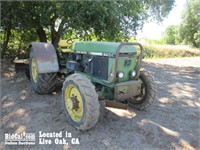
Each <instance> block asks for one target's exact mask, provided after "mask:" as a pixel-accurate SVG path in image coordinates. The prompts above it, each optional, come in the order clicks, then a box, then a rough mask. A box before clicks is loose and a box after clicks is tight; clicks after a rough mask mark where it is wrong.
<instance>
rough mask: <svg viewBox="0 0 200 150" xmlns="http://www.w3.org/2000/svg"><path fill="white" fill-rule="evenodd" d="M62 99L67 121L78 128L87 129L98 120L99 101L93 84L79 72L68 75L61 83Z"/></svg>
mask: <svg viewBox="0 0 200 150" xmlns="http://www.w3.org/2000/svg"><path fill="white" fill-rule="evenodd" d="M62 101H63V105H64V110H65V113H66V117H67V121H68V122H69V124H70V125H72V126H74V127H75V128H77V129H78V130H88V129H90V128H92V127H93V126H94V125H95V124H96V123H97V121H98V117H99V114H100V112H99V107H100V105H99V102H98V95H97V93H96V91H95V87H94V85H93V84H92V83H91V82H90V80H88V79H87V78H86V77H84V76H82V75H80V74H72V75H70V76H68V77H67V78H66V80H65V82H64V83H63V88H62Z"/></svg>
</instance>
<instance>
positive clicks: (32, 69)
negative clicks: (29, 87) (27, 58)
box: [31, 58, 38, 82]
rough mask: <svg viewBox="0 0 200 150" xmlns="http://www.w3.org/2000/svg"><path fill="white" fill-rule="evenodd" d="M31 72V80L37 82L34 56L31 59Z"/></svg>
mask: <svg viewBox="0 0 200 150" xmlns="http://www.w3.org/2000/svg"><path fill="white" fill-rule="evenodd" d="M31 73H32V77H33V81H34V82H37V80H38V68H37V63H36V59H35V58H32V60H31Z"/></svg>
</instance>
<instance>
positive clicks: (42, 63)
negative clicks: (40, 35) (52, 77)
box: [30, 42, 59, 73]
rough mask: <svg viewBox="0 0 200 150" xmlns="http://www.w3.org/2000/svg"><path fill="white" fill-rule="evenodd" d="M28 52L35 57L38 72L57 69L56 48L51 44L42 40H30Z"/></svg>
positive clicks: (48, 71)
mask: <svg viewBox="0 0 200 150" xmlns="http://www.w3.org/2000/svg"><path fill="white" fill-rule="evenodd" d="M30 52H31V53H32V54H33V56H34V57H35V58H36V63H37V67H38V73H51V72H58V71H59V65H58V58H57V54H56V50H55V48H54V46H53V45H52V44H50V43H44V42H31V44H30ZM30 61H31V60H30Z"/></svg>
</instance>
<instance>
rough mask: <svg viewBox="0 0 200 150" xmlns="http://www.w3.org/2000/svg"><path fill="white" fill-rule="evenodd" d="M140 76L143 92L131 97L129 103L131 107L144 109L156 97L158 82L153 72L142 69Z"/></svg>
mask: <svg viewBox="0 0 200 150" xmlns="http://www.w3.org/2000/svg"><path fill="white" fill-rule="evenodd" d="M139 78H140V79H141V80H142V85H141V86H142V88H141V94H140V96H137V97H133V98H131V99H129V100H128V104H129V106H130V107H133V108H136V109H139V110H144V109H146V108H147V107H149V106H150V105H151V104H152V103H153V101H154V100H155V99H156V83H155V81H154V79H153V77H152V76H151V74H150V73H149V72H147V71H146V70H141V71H140V76H139Z"/></svg>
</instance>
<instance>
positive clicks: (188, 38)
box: [179, 0, 200, 48]
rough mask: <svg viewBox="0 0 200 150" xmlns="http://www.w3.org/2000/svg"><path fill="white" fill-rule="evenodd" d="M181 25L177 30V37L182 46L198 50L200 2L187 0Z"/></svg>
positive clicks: (199, 39) (199, 40)
mask: <svg viewBox="0 0 200 150" xmlns="http://www.w3.org/2000/svg"><path fill="white" fill-rule="evenodd" d="M182 19H183V20H182V23H181V25H180V28H179V36H180V38H181V39H182V40H181V42H182V43H184V44H190V45H193V46H195V47H199V48H200V2H199V0H188V2H187V5H186V9H185V12H184V13H183V18H182Z"/></svg>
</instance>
